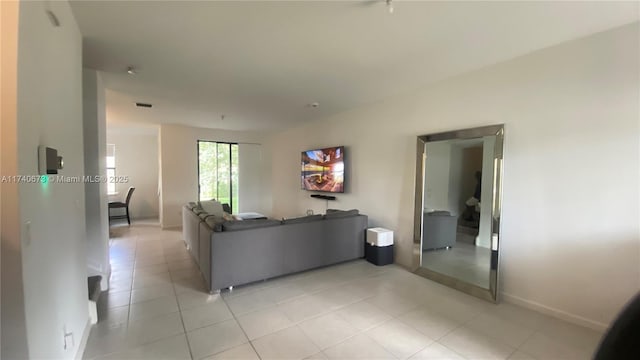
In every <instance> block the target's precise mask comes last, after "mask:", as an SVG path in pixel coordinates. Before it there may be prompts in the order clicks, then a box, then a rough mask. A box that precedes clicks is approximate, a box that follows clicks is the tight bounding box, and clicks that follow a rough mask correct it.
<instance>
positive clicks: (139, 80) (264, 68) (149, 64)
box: [71, 0, 640, 130]
mask: <svg viewBox="0 0 640 360" xmlns="http://www.w3.org/2000/svg"><path fill="white" fill-rule="evenodd" d="M71 4H72V5H71V6H72V8H73V11H74V14H75V17H76V20H77V22H78V24H79V26H80V30H81V32H82V34H83V36H84V51H83V52H84V63H85V66H87V67H90V68H94V69H98V70H101V71H103V72H104V74H103V79H104V81H105V85H106V87H107V119H108V122H109V123H110V124H116V125H117V124H127V123H139V124H140V123H142V124H160V123H177V124H185V125H191V126H200V127H210V128H222V129H232V130H249V129H253V130H273V129H279V128H283V127H287V126H292V125H295V124H298V123H301V122H304V121H309V120H311V119H314V118H318V117H326V116H329V115H331V114H335V113H337V112H340V111H344V110H347V109H350V108H353V107H356V106H361V105H363V104H367V103H371V102H375V101H379V100H382V99H384V98H387V97H390V96H393V95H395V94H399V93H409V92H412V91H415V90H416V89H417V88H420V87H422V86H425V85H426V84H429V83H433V82H435V81H439V80H442V79H444V78H447V77H450V76H454V75H457V74H460V73H463V72H467V71H471V70H474V69H478V68H481V67H484V66H487V65H490V64H494V63H497V62H501V61H505V60H508V59H511V58H514V57H517V56H520V55H523V54H526V53H529V52H532V51H535V50H538V49H541V48H545V47H548V46H551V45H555V44H558V43H561V42H564V41H568V40H572V39H576V38H579V37H582V36H586V35H588V34H592V33H596V32H599V31H603V30H607V29H610V28H613V27H617V26H621V25H624V24H626V23H630V22H634V21H638V19H639V18H640V16H639V10H638V9H639V8H638V3H637V2H626V3H611V2H526V3H525V2H409V1H401V0H395V1H394V4H395V12H394V13H393V14H389V13H388V12H387V11H386V8H385V3H384V1H366V0H365V1H285V2H265V1H260V2H247V1H228V2H213V1H210V2H207V1H198V2H186V1H171V2H166V1H153V2H148V1H147V2H133V1H130V2H129V1H127V2H121V1H106V2H96V1H73V2H72V3H71ZM129 65H133V66H135V67H136V68H137V69H138V74H137V75H135V76H131V75H127V74H126V69H127V66H129ZM136 101H141V102H150V103H152V104H153V108H152V109H143V108H136V107H135V106H134V102H136ZM315 101H317V102H319V103H320V104H321V105H320V107H319V108H317V109H312V108H306V107H305V104H308V103H311V102H315ZM222 114H225V115H226V117H225V119H224V120H221V119H220V116H221V115H222Z"/></svg>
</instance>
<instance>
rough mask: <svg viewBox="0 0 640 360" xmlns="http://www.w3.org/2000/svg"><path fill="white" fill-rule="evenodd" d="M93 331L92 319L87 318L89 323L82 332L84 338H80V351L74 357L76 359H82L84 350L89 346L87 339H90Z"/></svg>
mask: <svg viewBox="0 0 640 360" xmlns="http://www.w3.org/2000/svg"><path fill="white" fill-rule="evenodd" d="M90 333H91V319H87V325H85V327H84V332H83V333H82V339H81V340H80V345H79V346H78V352H77V353H76V356H74V357H73V358H74V359H76V360H82V357H83V355H84V350H85V349H86V348H87V341H89V334H90Z"/></svg>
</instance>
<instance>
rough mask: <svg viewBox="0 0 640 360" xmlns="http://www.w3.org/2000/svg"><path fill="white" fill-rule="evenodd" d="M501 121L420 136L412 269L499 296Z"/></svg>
mask: <svg viewBox="0 0 640 360" xmlns="http://www.w3.org/2000/svg"><path fill="white" fill-rule="evenodd" d="M503 139H504V128H503V126H502V125H494V126H485V127H480V128H473V129H465V130H457V131H450V132H445V133H437V134H429V135H422V136H418V143H417V161H416V191H415V193H416V199H415V218H414V263H413V265H414V271H415V272H416V273H417V274H419V275H422V276H424V277H427V278H429V279H431V280H434V281H437V282H440V283H442V284H445V285H447V286H451V287H454V288H456V289H458V290H461V291H464V292H467V293H469V294H471V295H474V296H477V297H480V298H483V299H486V300H489V301H492V302H497V301H498V259H499V252H500V250H499V249H500V211H501V191H500V190H501V180H502V148H503Z"/></svg>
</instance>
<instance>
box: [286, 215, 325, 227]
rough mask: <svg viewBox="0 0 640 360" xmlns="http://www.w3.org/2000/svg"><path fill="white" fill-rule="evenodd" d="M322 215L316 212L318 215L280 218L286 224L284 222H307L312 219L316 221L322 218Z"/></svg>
mask: <svg viewBox="0 0 640 360" xmlns="http://www.w3.org/2000/svg"><path fill="white" fill-rule="evenodd" d="M322 219H323V218H322V215H320V214H318V215H309V216H302V217H297V218H291V219H282V224H283V225H286V224H303V223H308V222H312V221H318V220H322Z"/></svg>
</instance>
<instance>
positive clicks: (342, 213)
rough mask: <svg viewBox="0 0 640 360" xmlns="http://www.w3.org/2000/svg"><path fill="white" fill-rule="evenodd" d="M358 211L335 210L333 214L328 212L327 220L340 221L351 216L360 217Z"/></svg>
mask: <svg viewBox="0 0 640 360" xmlns="http://www.w3.org/2000/svg"><path fill="white" fill-rule="evenodd" d="M358 214H359V212H358V209H352V210H344V211H343V210H333V211H331V212H327V213H326V214H325V216H324V217H325V219H339V218H345V217H350V216H356V215H358Z"/></svg>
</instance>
